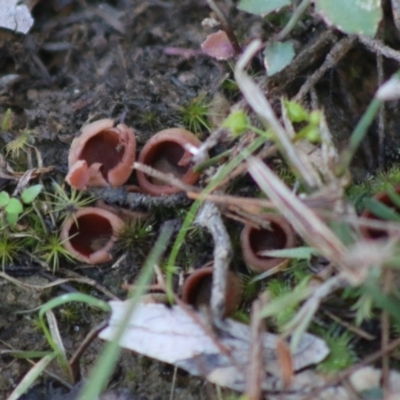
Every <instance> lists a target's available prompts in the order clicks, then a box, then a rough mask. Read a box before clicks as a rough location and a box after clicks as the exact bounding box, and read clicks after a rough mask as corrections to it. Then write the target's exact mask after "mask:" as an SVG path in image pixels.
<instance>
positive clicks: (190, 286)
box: [182, 267, 242, 317]
mask: <svg viewBox="0 0 400 400" xmlns="http://www.w3.org/2000/svg"><path fill="white" fill-rule="evenodd" d="M213 270H214V268H213V267H202V268H199V269H196V270H195V271H194V272H192V273H191V274H190V275H189V276H188V277H187V278H186V280H185V282H184V284H183V287H182V300H183V301H184V302H185V303H187V304H190V305H192V306H193V307H194V308H196V309H199V308H201V307H202V306H206V307H209V305H210V299H211V287H212V276H213ZM241 299H242V285H241V282H240V279H239V277H238V276H237V275H236V274H235V273H234V272H232V271H228V276H227V292H226V295H225V314H224V316H225V317H226V316H228V315H231V314H232V313H233V312H234V311H235V310H236V309H237V307H238V305H239V304H240V301H241Z"/></svg>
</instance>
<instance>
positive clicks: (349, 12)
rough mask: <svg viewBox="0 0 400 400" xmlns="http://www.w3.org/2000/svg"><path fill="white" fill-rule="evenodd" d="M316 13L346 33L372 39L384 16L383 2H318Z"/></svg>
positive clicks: (324, 0) (323, 0)
mask: <svg viewBox="0 0 400 400" xmlns="http://www.w3.org/2000/svg"><path fill="white" fill-rule="evenodd" d="M315 11H316V12H317V13H318V14H320V15H321V17H322V18H323V19H324V20H325V21H326V22H328V23H329V24H331V25H334V26H335V27H336V28H338V29H340V30H341V31H343V32H344V33H347V34H349V35H351V34H358V35H360V34H363V35H368V36H371V37H373V36H375V34H376V31H377V29H378V25H379V23H380V21H381V19H382V15H383V13H382V5H381V0H357V1H348V0H335V1H332V0H316V1H315Z"/></svg>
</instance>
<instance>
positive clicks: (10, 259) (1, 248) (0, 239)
mask: <svg viewBox="0 0 400 400" xmlns="http://www.w3.org/2000/svg"><path fill="white" fill-rule="evenodd" d="M22 249H23V245H22V242H21V240H19V239H17V238H14V237H10V236H9V235H8V233H5V232H4V231H3V232H2V233H1V234H0V263H1V267H2V269H4V268H5V266H6V265H7V264H13V263H14V260H15V258H16V257H17V255H18V253H19V252H20V251H21V250H22Z"/></svg>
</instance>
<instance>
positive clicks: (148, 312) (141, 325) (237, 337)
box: [99, 301, 329, 391]
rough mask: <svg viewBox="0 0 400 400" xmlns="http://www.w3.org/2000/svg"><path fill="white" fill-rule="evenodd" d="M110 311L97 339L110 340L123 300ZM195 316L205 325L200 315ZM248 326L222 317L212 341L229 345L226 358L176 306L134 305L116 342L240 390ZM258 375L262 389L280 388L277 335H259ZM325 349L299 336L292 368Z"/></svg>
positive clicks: (315, 340)
mask: <svg viewBox="0 0 400 400" xmlns="http://www.w3.org/2000/svg"><path fill="white" fill-rule="evenodd" d="M110 306H111V308H112V315H111V320H110V324H109V326H108V327H107V328H106V329H105V330H103V331H102V332H101V333H100V335H99V336H100V338H102V339H105V340H112V339H113V337H114V335H115V332H116V330H117V329H118V326H119V324H120V323H121V318H122V317H123V315H124V313H125V310H126V307H129V303H128V302H118V301H111V302H110ZM196 315H197V316H198V317H199V318H201V319H202V321H203V322H204V323H206V319H205V317H203V316H202V315H201V314H199V313H196ZM250 337H251V335H250V327H249V326H247V325H244V324H241V323H238V322H236V321H234V320H231V319H227V320H225V321H224V325H223V327H219V336H218V340H219V342H220V344H221V346H223V347H225V348H227V349H229V351H230V353H231V354H230V356H229V355H226V354H224V353H222V351H221V346H217V345H216V343H215V341H214V340H213V339H212V338H211V337H210V336H209V335H208V334H207V333H206V332H205V331H204V330H203V328H202V327H201V326H200V325H199V324H198V323H196V321H194V319H193V318H192V316H191V315H190V314H189V313H187V312H186V311H184V310H183V309H182V308H180V307H178V306H174V307H167V306H165V305H163V304H143V303H140V304H139V305H138V306H137V308H136V309H135V312H134V314H133V316H132V318H131V320H130V321H129V327H128V328H127V329H126V331H125V332H124V334H123V336H122V338H121V340H120V342H119V344H120V345H121V346H122V347H125V348H128V349H130V350H133V351H136V352H137V353H140V354H142V355H145V356H148V357H151V358H155V359H157V360H159V361H163V362H167V363H170V364H173V365H175V366H177V367H180V368H183V369H185V370H186V371H188V372H189V373H191V374H192V375H197V376H202V377H204V378H206V379H208V380H209V381H211V382H213V383H216V384H218V385H220V386H226V387H229V388H232V389H235V390H239V391H244V390H245V387H246V370H247V367H248V363H249V354H250V345H251V344H250ZM263 348H264V365H265V366H266V370H267V371H268V374H264V377H265V378H264V382H263V385H262V386H263V389H264V390H267V389H271V388H275V389H276V388H280V387H283V382H282V378H281V376H280V372H279V371H280V365H279V361H278V358H277V355H276V348H277V336H276V335H272V334H269V333H264V334H263ZM328 352H329V350H328V348H327V346H326V344H325V342H324V341H323V340H322V339H319V338H317V337H315V336H313V335H310V334H307V333H306V334H304V335H303V337H302V340H301V341H300V343H299V346H298V348H297V350H296V352H295V353H293V354H292V357H293V367H294V370H295V371H297V370H300V369H303V368H304V367H307V366H309V365H311V364H316V363H318V362H320V361H321V360H323V359H324V358H325V357H326V356H327V354H328Z"/></svg>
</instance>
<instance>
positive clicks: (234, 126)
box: [222, 110, 249, 137]
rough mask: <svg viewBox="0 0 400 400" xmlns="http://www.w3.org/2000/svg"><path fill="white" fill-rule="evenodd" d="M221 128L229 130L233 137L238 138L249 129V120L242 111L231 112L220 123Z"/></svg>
mask: <svg viewBox="0 0 400 400" xmlns="http://www.w3.org/2000/svg"><path fill="white" fill-rule="evenodd" d="M222 128H227V129H229V130H230V131H231V132H232V134H233V136H235V137H236V136H240V135H241V134H242V133H244V132H246V130H247V129H248V128H249V118H248V117H247V115H246V113H245V112H244V111H242V110H236V111H232V112H231V113H230V114H229V115H228V117H227V118H226V119H225V121H224V122H223V123H222Z"/></svg>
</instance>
